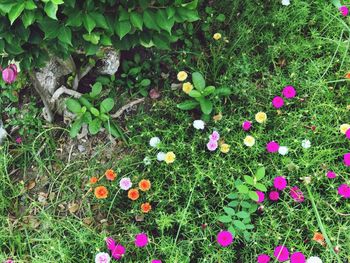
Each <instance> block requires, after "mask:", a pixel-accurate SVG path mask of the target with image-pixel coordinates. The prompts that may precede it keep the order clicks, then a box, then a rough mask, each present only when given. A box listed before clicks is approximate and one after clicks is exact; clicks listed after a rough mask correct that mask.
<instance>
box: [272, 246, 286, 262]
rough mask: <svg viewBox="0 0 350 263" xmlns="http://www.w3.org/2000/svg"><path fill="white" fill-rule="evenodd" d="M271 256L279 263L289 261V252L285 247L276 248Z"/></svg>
mask: <svg viewBox="0 0 350 263" xmlns="http://www.w3.org/2000/svg"><path fill="white" fill-rule="evenodd" d="M273 255H274V256H275V257H276V258H277V260H278V261H279V262H283V261H287V260H288V259H289V251H288V248H286V247H285V246H277V247H276V248H275V251H274V252H273Z"/></svg>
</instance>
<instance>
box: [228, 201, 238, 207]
mask: <svg viewBox="0 0 350 263" xmlns="http://www.w3.org/2000/svg"><path fill="white" fill-rule="evenodd" d="M238 204H239V202H238V201H231V202H229V203H228V204H227V205H228V206H231V207H236V206H238Z"/></svg>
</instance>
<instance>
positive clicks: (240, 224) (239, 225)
mask: <svg viewBox="0 0 350 263" xmlns="http://www.w3.org/2000/svg"><path fill="white" fill-rule="evenodd" d="M233 225H234V226H235V227H237V228H238V229H240V230H245V229H246V227H245V224H244V223H243V222H242V221H239V220H234V221H233Z"/></svg>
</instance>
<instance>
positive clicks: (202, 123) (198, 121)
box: [193, 120, 205, 130]
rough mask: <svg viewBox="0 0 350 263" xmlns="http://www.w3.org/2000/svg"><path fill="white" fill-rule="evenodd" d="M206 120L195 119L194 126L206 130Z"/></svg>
mask: <svg viewBox="0 0 350 263" xmlns="http://www.w3.org/2000/svg"><path fill="white" fill-rule="evenodd" d="M204 126H205V122H204V121H202V120H195V121H194V122H193V127H194V128H195V129H197V130H204Z"/></svg>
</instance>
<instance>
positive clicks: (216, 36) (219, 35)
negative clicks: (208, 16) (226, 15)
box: [213, 33, 221, 40]
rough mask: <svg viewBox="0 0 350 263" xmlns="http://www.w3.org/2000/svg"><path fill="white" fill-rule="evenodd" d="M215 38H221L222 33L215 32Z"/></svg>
mask: <svg viewBox="0 0 350 263" xmlns="http://www.w3.org/2000/svg"><path fill="white" fill-rule="evenodd" d="M213 38H214V39H215V40H219V39H220V38H221V34H220V33H215V34H214V35H213Z"/></svg>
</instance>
